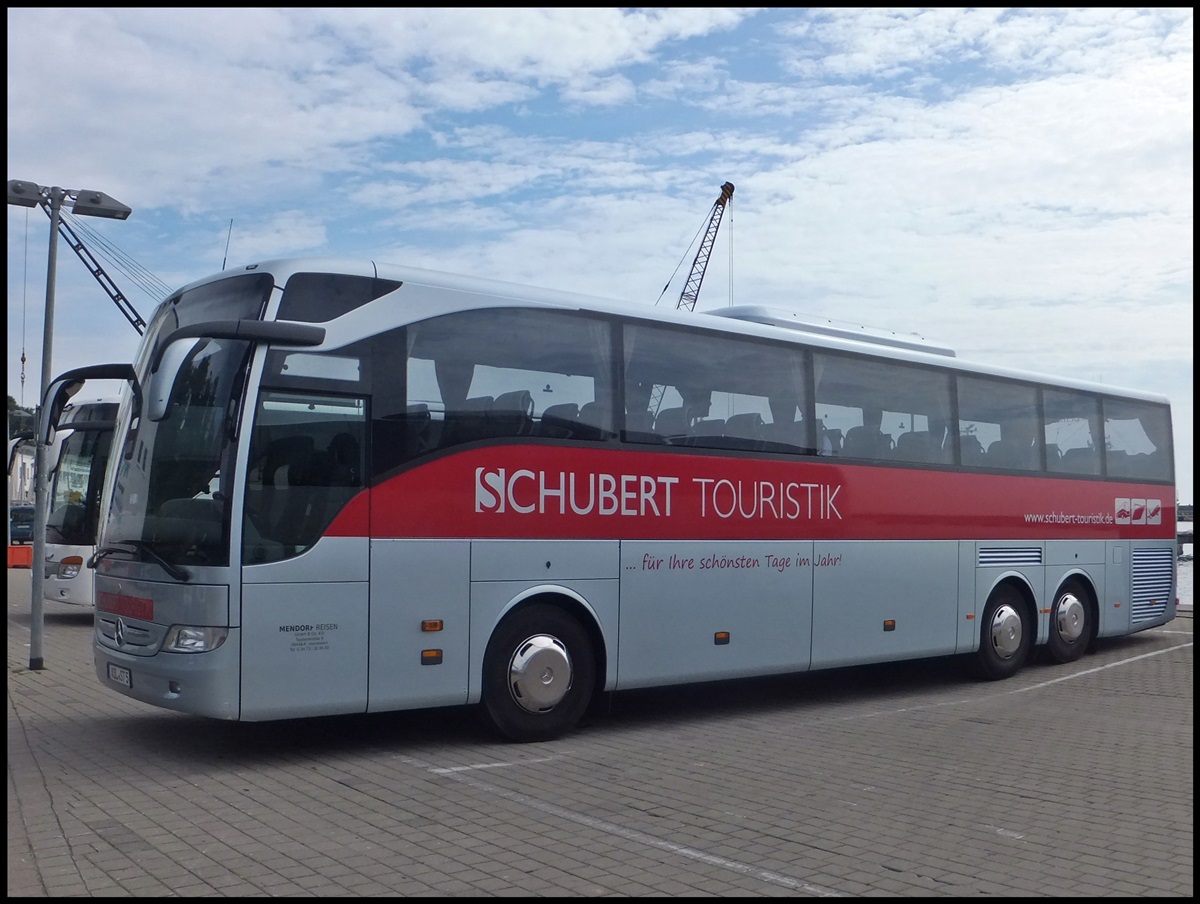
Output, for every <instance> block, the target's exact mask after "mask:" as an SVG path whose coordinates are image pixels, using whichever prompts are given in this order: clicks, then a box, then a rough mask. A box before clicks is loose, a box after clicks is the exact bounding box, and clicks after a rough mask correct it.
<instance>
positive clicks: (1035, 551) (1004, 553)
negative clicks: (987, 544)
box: [979, 546, 1042, 568]
mask: <svg viewBox="0 0 1200 904" xmlns="http://www.w3.org/2000/svg"><path fill="white" fill-rule="evenodd" d="M1041 564H1042V548H1041V547H1040V546H1003V547H1000V548H999V549H981V550H979V565H980V567H984V566H988V565H990V566H996V565H1007V566H1009V567H1010V568H1011V567H1012V566H1014V565H1041Z"/></svg>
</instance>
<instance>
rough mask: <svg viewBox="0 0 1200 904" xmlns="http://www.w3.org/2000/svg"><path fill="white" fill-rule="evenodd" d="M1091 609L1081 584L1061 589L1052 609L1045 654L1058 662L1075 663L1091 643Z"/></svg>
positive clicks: (1076, 583)
mask: <svg viewBox="0 0 1200 904" xmlns="http://www.w3.org/2000/svg"><path fill="white" fill-rule="evenodd" d="M1092 630H1093V626H1092V609H1091V606H1090V605H1089V602H1088V594H1087V591H1086V590H1084V589H1083V585H1082V584H1080V583H1079V581H1074V580H1071V581H1067V582H1066V583H1065V584H1063V585H1062V587H1061V588H1059V591H1058V593H1057V594H1056V595H1055V597H1054V605H1053V606H1052V607H1051V609H1050V637H1049V639H1048V640H1047V642H1046V651H1047V652H1048V653H1049V654H1050V657H1051V658H1052V659H1053V660H1054V661H1055V662H1064V663H1065V662H1074V661H1075V660H1076V659H1078V658H1079V657H1080V656H1082V655H1083V653H1084V651H1085V650H1086V649H1087V647H1088V644H1089V643H1090V642H1091V640H1092Z"/></svg>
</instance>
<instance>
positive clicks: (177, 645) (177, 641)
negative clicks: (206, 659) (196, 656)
mask: <svg viewBox="0 0 1200 904" xmlns="http://www.w3.org/2000/svg"><path fill="white" fill-rule="evenodd" d="M228 636H229V629H228V628H206V627H198V626H195V625H172V626H171V629H170V630H169V631H167V636H166V637H165V638H163V645H162V649H163V651H164V652H166V653H211V652H212V651H213V650H215V649H217V647H219V646H221V644H223V643H225V638H226V637H228Z"/></svg>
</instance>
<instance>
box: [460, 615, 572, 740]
mask: <svg viewBox="0 0 1200 904" xmlns="http://www.w3.org/2000/svg"><path fill="white" fill-rule="evenodd" d="M595 683H596V654H595V651H594V650H593V649H592V644H591V640H590V639H589V638H588V635H587V632H586V631H585V630H584V629H583V626H582V625H580V624H579V621H578V620H577V619H576V618H574V617H573V616H571V615H570V614H568V613H567V612H564V611H563V610H562V609H559V608H558V607H557V606H552V605H549V604H546V603H535V604H534V605H531V606H527V607H526V608H524V609H519V610H518V611H516V612H514V613H513V614H512V615H510V616H509V617H508V618H506V619H504V621H502V622H501V623H500V626H499V627H498V628H497V629H496V631H495V633H494V634H493V635H492V639H491V641H489V643H488V647H487V652H486V654H485V655H484V658H483V707H482V708H483V713H484V715H485V716H486V718H487V721H488V722H489V723H490V724H491V725H492V726H493V727H494V728H495V729H496V730H497V731H499V732H500V733H501V734H502V735H504V736H505V737H506V738H508V739H509V740H512V741H518V742H522V743H524V742H529V741H548V740H551V739H553V738H556V737H559V736H561V735H563V734H566V733H567V732H568V731H570V730H571V729H572V728H574V727H575V725H576V724H578V722H579V720H580V719H581V718H582V717H583V714H584V712H585V711H586V710H587V708H588V705H589V704H590V703H591V698H592V689H593V688H594V687H595Z"/></svg>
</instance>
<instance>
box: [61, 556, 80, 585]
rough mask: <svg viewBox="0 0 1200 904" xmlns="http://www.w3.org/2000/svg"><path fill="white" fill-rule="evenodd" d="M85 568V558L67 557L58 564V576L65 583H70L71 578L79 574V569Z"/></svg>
mask: <svg viewBox="0 0 1200 904" xmlns="http://www.w3.org/2000/svg"><path fill="white" fill-rule="evenodd" d="M82 567H83V556H65V557H64V558H63V560H62V561H61V562H59V563H58V576H59V577H60V578H62V579H63V580H64V581H69V580H71V578H73V577H75V576H76V575H77V574H79V569H80V568H82Z"/></svg>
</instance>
